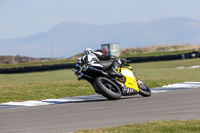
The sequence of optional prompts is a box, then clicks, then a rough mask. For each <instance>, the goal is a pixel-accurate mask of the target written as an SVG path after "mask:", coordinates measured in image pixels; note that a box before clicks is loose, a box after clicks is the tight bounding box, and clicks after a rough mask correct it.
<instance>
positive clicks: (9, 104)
mask: <svg viewBox="0 0 200 133" xmlns="http://www.w3.org/2000/svg"><path fill="white" fill-rule="evenodd" d="M190 88H200V82H184V83H176V84H171V85H166V86H162V87H157V88H153V89H151V90H152V93H161V92H167V91H169V90H179V89H190ZM95 100H106V98H105V97H103V96H102V95H99V94H94V95H90V96H77V97H64V98H60V99H46V100H42V101H24V102H7V103H2V104H0V109H7V108H15V107H30V106H42V105H50V104H60V103H72V102H83V101H95Z"/></svg>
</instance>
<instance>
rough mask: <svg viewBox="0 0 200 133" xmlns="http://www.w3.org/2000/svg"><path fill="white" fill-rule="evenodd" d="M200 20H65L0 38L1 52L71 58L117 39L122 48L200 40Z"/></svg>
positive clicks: (193, 42)
mask: <svg viewBox="0 0 200 133" xmlns="http://www.w3.org/2000/svg"><path fill="white" fill-rule="evenodd" d="M199 38H200V21H199V20H193V19H190V18H165V19H161V20H158V21H152V22H146V23H121V24H105V25H92V24H80V23H73V22H63V23H60V24H58V25H56V26H54V27H53V28H52V29H50V30H49V31H48V32H46V33H37V34H35V35H33V36H29V37H26V38H15V39H7V40H0V46H1V47H3V48H1V49H0V53H1V55H18V54H20V55H26V56H32V57H51V56H52V50H53V55H54V57H61V56H64V57H70V56H71V55H74V54H76V53H80V52H82V51H83V50H84V49H85V48H87V47H91V48H93V49H99V48H100V44H104V43H112V42H117V43H119V44H120V46H121V48H129V47H141V46H150V45H158V44H159V45H162V44H187V43H190V44H197V43H200V39H199Z"/></svg>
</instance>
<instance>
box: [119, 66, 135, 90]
mask: <svg viewBox="0 0 200 133" xmlns="http://www.w3.org/2000/svg"><path fill="white" fill-rule="evenodd" d="M121 73H122V74H123V75H124V77H125V78H126V82H125V83H124V85H125V86H126V87H127V88H131V89H134V90H136V91H138V92H139V89H138V85H137V82H136V79H135V76H134V74H133V72H132V71H131V70H130V69H128V68H121Z"/></svg>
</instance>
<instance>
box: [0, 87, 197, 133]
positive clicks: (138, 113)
mask: <svg viewBox="0 0 200 133" xmlns="http://www.w3.org/2000/svg"><path fill="white" fill-rule="evenodd" d="M199 94H200V88H193V89H183V90H173V91H168V92H165V93H154V94H152V96H151V97H141V96H139V95H137V96H133V97H126V98H123V99H120V100H116V101H110V100H95V101H90V102H88V101H84V102H77V103H63V104H54V105H48V106H37V107H26V108H13V109H4V110H0V132H1V133H58V132H70V131H75V130H79V129H91V128H100V127H110V126H117V125H123V124H130V123H140V122H147V121H158V120H173V119H178V120H188V119H189V120H191V119H200V96H199Z"/></svg>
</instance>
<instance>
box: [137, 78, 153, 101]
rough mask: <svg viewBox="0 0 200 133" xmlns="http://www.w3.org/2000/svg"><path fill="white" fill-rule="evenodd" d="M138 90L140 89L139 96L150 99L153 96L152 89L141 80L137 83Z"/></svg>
mask: <svg viewBox="0 0 200 133" xmlns="http://www.w3.org/2000/svg"><path fill="white" fill-rule="evenodd" d="M137 83H138V88H139V94H140V95H141V96H143V97H149V96H151V89H150V88H149V87H148V86H147V85H146V84H145V83H143V82H142V81H141V80H138V81H137Z"/></svg>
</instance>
